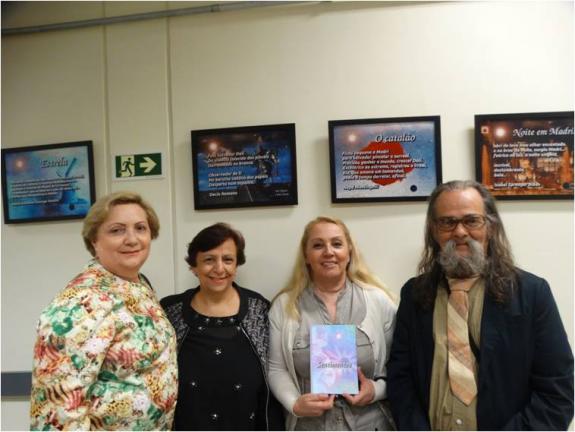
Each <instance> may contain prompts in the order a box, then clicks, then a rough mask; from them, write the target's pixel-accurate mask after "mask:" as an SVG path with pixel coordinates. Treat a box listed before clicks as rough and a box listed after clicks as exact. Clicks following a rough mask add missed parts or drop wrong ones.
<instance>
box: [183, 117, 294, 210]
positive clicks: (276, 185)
mask: <svg viewBox="0 0 575 432" xmlns="http://www.w3.org/2000/svg"><path fill="white" fill-rule="evenodd" d="M192 164H193V176H194V208H195V209H196V210H202V209H216V208H235V207H254V206H279V205H295V204H297V203H298V195H297V169H296V142H295V124H294V123H287V124H275V125H263V126H245V127H235V128H221V129H203V130H193V131H192Z"/></svg>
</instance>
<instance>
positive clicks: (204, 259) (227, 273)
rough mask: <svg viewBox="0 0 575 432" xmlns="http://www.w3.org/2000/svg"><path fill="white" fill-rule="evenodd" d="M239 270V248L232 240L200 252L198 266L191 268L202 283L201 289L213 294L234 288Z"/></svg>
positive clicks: (197, 260) (197, 257) (197, 259)
mask: <svg viewBox="0 0 575 432" xmlns="http://www.w3.org/2000/svg"><path fill="white" fill-rule="evenodd" d="M237 268H238V261H237V247H236V243H235V242H234V240H233V239H231V238H229V239H227V240H225V241H224V242H223V243H222V244H220V245H219V246H217V247H215V248H213V249H211V250H209V251H206V252H198V254H197V255H196V265H195V266H192V267H191V269H192V271H193V272H194V274H195V275H196V276H197V278H198V279H199V281H200V289H201V290H206V291H211V292H213V293H220V292H223V291H226V290H228V289H230V288H232V283H233V281H234V278H235V277H236V270H237Z"/></svg>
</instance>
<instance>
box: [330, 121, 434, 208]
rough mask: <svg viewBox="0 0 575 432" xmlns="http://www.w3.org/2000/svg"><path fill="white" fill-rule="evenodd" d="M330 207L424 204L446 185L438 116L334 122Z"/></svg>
mask: <svg viewBox="0 0 575 432" xmlns="http://www.w3.org/2000/svg"><path fill="white" fill-rule="evenodd" d="M328 129H329V156H330V176H331V201H332V203H352V202H385V201H425V200H426V199H427V197H428V196H429V195H430V194H431V192H432V191H433V189H435V187H436V186H437V185H438V184H440V183H441V182H442V170H441V126H440V117H439V116H420V117H390V118H374V119H359V120H330V121H329V122H328Z"/></svg>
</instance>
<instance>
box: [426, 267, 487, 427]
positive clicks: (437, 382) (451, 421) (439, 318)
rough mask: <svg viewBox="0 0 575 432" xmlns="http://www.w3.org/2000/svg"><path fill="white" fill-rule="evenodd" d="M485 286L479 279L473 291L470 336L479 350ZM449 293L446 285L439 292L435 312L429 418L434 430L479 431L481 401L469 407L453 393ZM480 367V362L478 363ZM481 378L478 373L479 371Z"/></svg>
mask: <svg viewBox="0 0 575 432" xmlns="http://www.w3.org/2000/svg"><path fill="white" fill-rule="evenodd" d="M484 296H485V284H484V281H483V279H482V278H479V279H478V280H477V281H476V282H475V284H474V285H473V286H472V287H471V289H470V290H469V317H468V326H469V333H470V335H471V337H472V339H473V343H474V344H475V346H477V347H479V342H480V336H481V314H482V313H483V299H484ZM448 299H449V293H448V292H447V288H446V287H445V285H444V284H443V283H441V284H440V286H439V287H438V289H437V296H436V298H435V308H434V312H433V339H434V355H433V367H432V370H431V387H430V392H429V399H430V401H429V418H430V421H431V428H432V429H434V430H476V429H477V416H476V408H477V398H475V399H474V400H473V401H472V402H471V404H470V405H469V406H467V405H465V404H464V403H463V402H461V401H460V400H459V399H457V398H456V397H455V396H453V394H452V393H451V389H450V387H449V376H448V372H447V358H448V353H447V303H448ZM477 364H478V363H477ZM475 378H476V379H477V370H476V371H475Z"/></svg>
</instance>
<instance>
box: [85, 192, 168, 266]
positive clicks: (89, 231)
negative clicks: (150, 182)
mask: <svg viewBox="0 0 575 432" xmlns="http://www.w3.org/2000/svg"><path fill="white" fill-rule="evenodd" d="M121 204H137V205H139V206H140V207H142V209H143V210H144V211H145V212H146V216H147V219H148V225H150V233H151V235H152V239H155V238H157V237H158V235H160V221H159V219H158V215H157V214H156V212H155V211H154V209H153V208H152V206H151V205H150V204H148V203H147V202H146V201H145V200H144V199H143V198H142V197H141V196H140V195H138V194H137V193H135V192H127V191H120V192H114V193H111V194H109V195H106V196H103V197H101V198H100V199H98V200H97V201H96V202H95V203H94V205H93V206H92V207H90V210H89V211H88V214H87V215H86V217H85V218H84V226H83V227H82V238H83V239H84V244H85V245H86V249H88V251H89V252H90V254H92V256H96V251H95V250H94V245H93V244H92V243H94V242H95V241H96V236H97V235H98V229H99V228H100V226H101V225H102V224H103V223H104V221H105V220H106V219H107V218H108V215H109V214H110V210H111V209H112V207H114V206H117V205H121Z"/></svg>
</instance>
